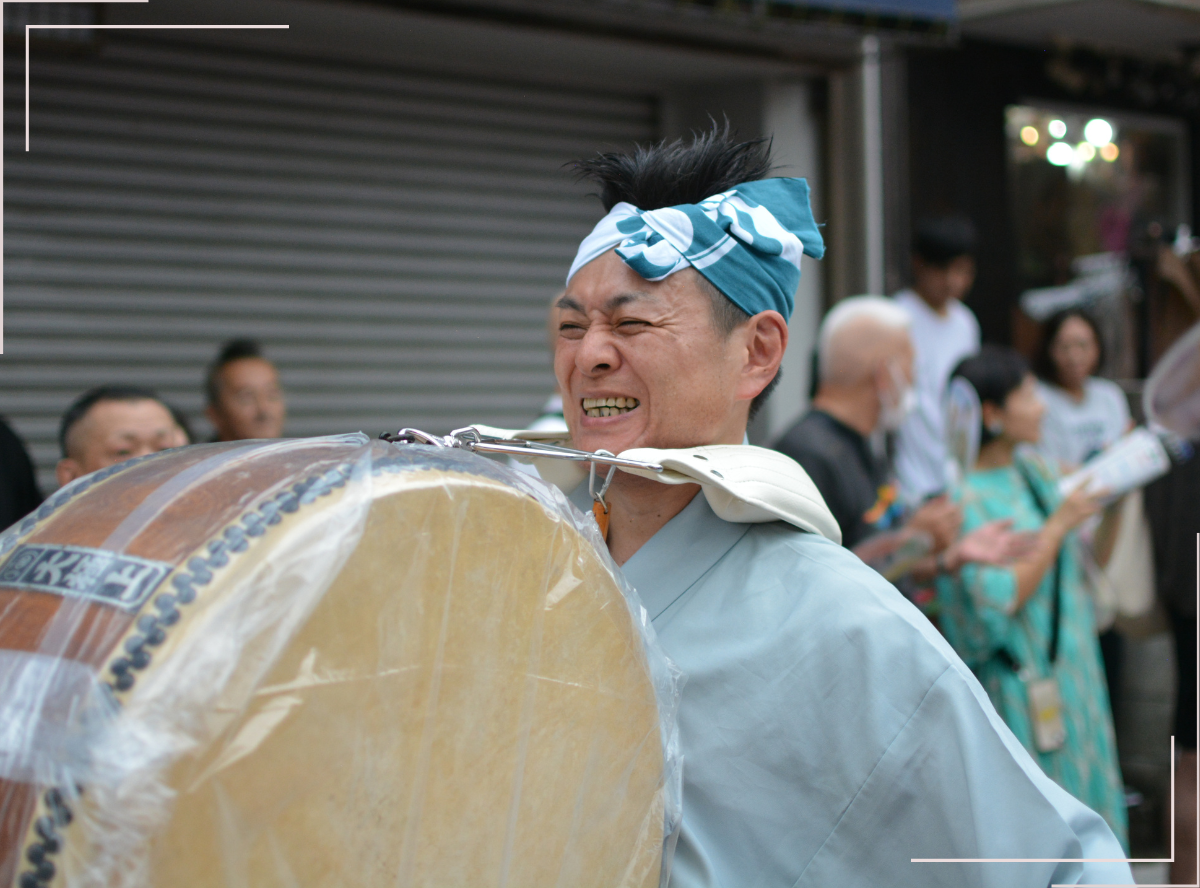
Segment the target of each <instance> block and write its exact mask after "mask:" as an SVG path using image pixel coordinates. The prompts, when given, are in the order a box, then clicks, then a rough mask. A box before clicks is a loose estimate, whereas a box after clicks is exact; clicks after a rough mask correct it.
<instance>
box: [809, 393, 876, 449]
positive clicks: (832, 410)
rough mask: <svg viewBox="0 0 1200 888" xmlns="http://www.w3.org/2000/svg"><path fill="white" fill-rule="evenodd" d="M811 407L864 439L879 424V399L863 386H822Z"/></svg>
mask: <svg viewBox="0 0 1200 888" xmlns="http://www.w3.org/2000/svg"><path fill="white" fill-rule="evenodd" d="M812 405H813V407H814V408H815V409H817V410H820V411H821V412H822V413H828V414H829V415H830V416H832V417H833V418H834V419H836V420H837V421H838V422H840V423H842V424H843V425H847V426H849V427H850V428H852V429H854V431H856V432H858V433H859V434H860V435H862V436H863V437H864V438H866V437H868V436H869V435H870V434H871V432H873V431H875V424H876V423H878V422H879V399H878V398H876V397H875V393H874V392H873V391H871V390H870V389H869V388H866V387H863V386H838V385H828V384H822V386H821V387H820V389H818V390H817V396H816V397H815V398H813V402H812Z"/></svg>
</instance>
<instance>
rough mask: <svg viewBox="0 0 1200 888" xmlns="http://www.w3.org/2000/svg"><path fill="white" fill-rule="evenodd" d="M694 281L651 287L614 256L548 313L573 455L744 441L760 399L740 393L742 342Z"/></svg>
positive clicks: (688, 274)
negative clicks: (717, 318)
mask: <svg viewBox="0 0 1200 888" xmlns="http://www.w3.org/2000/svg"><path fill="white" fill-rule="evenodd" d="M697 278H698V273H697V272H694V271H691V270H690V269H689V270H687V271H682V272H679V273H677V274H673V275H671V276H670V277H668V278H666V279H665V280H662V281H658V282H651V281H647V280H645V279H644V278H642V277H641V276H639V275H638V274H637V273H636V272H634V271H633V270H632V269H630V268H629V267H628V266H627V265H626V264H625V263H624V262H622V261H621V259H620V258H619V257H618V256H617V255H616V254H615V253H613V252H611V251H610V252H608V253H605V254H604V255H603V256H600V257H599V258H597V259H595V260H593V261H592V262H590V263H588V264H587V265H585V266H584V267H583V268H581V269H580V270H579V271H578V272H577V273H576V274H575V276H574V277H573V278H572V279H571V282H570V284H569V285H568V286H567V290H566V292H565V293H564V294H563V295H562V297H560V298H559V300H558V302H557V303H556V305H555V308H554V312H555V316H556V324H555V326H556V327H557V329H558V338H557V343H556V346H555V351H554V370H555V374H556V375H557V377H558V384H559V387H560V389H561V390H562V393H563V413H564V415H565V417H566V420H567V425H568V426H569V427H570V429H571V437H572V440H573V443H574V445H575V446H576V447H578V448H581V449H583V450H588V451H593V452H594V451H596V450H600V449H604V450H609V451H612V452H613V453H620V452H621V451H623V450H629V449H631V448H634V447H660V448H675V447H695V446H698V445H702V444H718V443H722V444H740V443H741V441H742V435H743V434H744V431H745V426H746V415H747V412H748V410H749V403H750V399H751V398H753V396H754V395H755V394H757V391H753V392H751V393H750V394H749V395H748V396H747V394H746V392H745V388H746V387H745V384H744V380H743V374H742V372H741V371H742V367H743V365H744V363H745V354H744V352H745V348H744V345H743V344H742V342H741V338H742V337H739V336H738V335H736V334H735V335H733V336H730V337H724V336H722V335H721V334H720V333H719V332H718V331H717V329H716V326H715V324H714V322H713V315H712V307H711V302H710V298H709V296H708V294H707V293H706V292H705V291H704V290H702V289H701V288H700V285H699V284H698V283H697ZM760 387H761V386H760ZM610 399H611V400H612V406H609V403H610ZM621 399H624V400H623V401H622V400H621ZM622 405H623V406H622ZM606 413H607V414H608V415H605V414H606Z"/></svg>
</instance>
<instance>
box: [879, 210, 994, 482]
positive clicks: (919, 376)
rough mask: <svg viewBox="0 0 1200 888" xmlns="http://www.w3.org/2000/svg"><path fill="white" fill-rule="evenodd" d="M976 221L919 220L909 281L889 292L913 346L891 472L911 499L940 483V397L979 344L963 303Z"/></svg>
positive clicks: (972, 278) (971, 281)
mask: <svg viewBox="0 0 1200 888" xmlns="http://www.w3.org/2000/svg"><path fill="white" fill-rule="evenodd" d="M975 240H976V238H975V226H974V225H972V224H971V220H970V219H967V218H966V217H965V216H940V217H937V218H930V219H925V220H923V221H922V222H920V223H919V224H918V225H917V232H916V237H915V238H913V255H912V273H913V285H912V288H911V289H906V290H901V291H900V292H899V293H897V294H896V295H895V296H894V297H893V298H894V299H895V300H896V304H897V305H898V306H900V307H901V308H903V309H904V310H905V311H906V312H908V315H909V317H910V318H911V321H912V324H911V326H910V328H909V335H910V336H911V337H912V344H913V349H914V350H915V352H916V378H915V380H914V382H915V385H916V393H917V400H916V404H915V405H914V408H913V410H912V412H911V413H910V414H909V415H908V417H907V418H906V419H905V420H904V423H903V424H902V425H901V426H900V429H899V431H898V433H897V435H896V458H895V465H896V477H897V479H898V480H899V483H900V492H901V494H902V495H903V496H904V498H905V500H906V501H908V502H909V503H910V504H918V503H920V502H921V500H923V499H924V498H925V497H927V496H929V495H931V494H935V493H941V492H942V491H944V490H945V488H946V444H945V416H944V409H943V405H942V397H943V394H944V392H945V390H946V382H947V380H949V379H950V371H951V370H953V369H954V367H955V366H956V365H957V364H958V362H959V361H961V360H962V359H963V358H965V357H967V355H973V354H975V352H977V351H979V322H978V321H977V320H975V315H974V314H973V313H972V312H971V309H969V308H967V307H966V306H965V305H963V304H962V300H963V299H964V298H965V297H966V295H967V293H968V292H970V290H971V286H972V285H973V284H974V283H975V258H974V253H975Z"/></svg>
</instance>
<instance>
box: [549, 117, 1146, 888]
mask: <svg viewBox="0 0 1200 888" xmlns="http://www.w3.org/2000/svg"><path fill="white" fill-rule="evenodd" d="M577 169H578V171H579V173H580V174H581V175H583V176H585V177H587V178H590V179H592V180H594V181H595V182H597V183H598V184H599V186H600V192H601V197H602V200H603V202H604V205H605V207H606V209H608V210H609V211H610V212H609V215H608V216H606V217H605V219H604V220H602V221H601V222H600V223H599V224H598V225H597V226H596V229H595V230H594V231H593V232H592V234H591V235H589V237H588V238H586V239H585V240H584V242H583V244H582V245H581V247H580V250H579V254H578V256H577V257H576V259H575V262H574V264H573V266H572V268H571V272H570V275H569V278H568V283H567V287H566V290H565V292H564V294H563V295H562V296H561V297H560V298H559V299H558V300H557V302H556V304H555V308H554V313H555V319H554V323H555V326H556V328H557V341H556V346H555V372H556V375H557V377H558V383H559V387H560V389H561V391H562V395H563V406H564V414H565V418H566V421H567V424H568V425H569V427H570V432H571V439H572V442H573V445H574V446H575V447H576V448H579V449H582V450H587V451H590V452H595V451H597V450H600V449H603V450H607V451H610V452H612V453H616V454H621V453H623V452H625V451H630V450H633V449H637V448H658V449H676V448H692V447H697V446H700V445H715V444H731V445H739V444H742V443H743V442H744V440H745V432H746V426H747V422H748V420H749V417H750V416H751V415H752V413H753V411H754V410H755V408H756V407H757V406H758V405H759V404H760V403H761V402H762V401H763V400H764V399H765V397H766V396H767V394H768V393H769V391H770V390H771V387H772V385H773V383H774V381H775V378H776V376H777V375H778V371H779V365H780V361H781V359H782V357H783V353H784V350H785V348H786V346H787V341H788V328H787V320H788V317H789V316H790V314H791V311H792V307H793V294H794V292H795V290H796V287H797V284H798V281H799V276H800V272H799V266H800V254H801V252H804V253H807V254H809V255H810V256H813V257H816V258H819V257H820V256H821V255H822V253H823V245H822V242H821V236H820V233H819V231H818V228H817V226H816V224H815V223H814V221H813V219H812V214H811V212H810V209H809V205H808V188H807V185H806V184H805V183H804V182H803V181H802V180H798V179H766V178H765V177H766V175H767V174H768V172H769V170H770V160H769V157H768V149H767V148H766V146H764V145H763V144H761V143H742V144H735V143H734V142H733V141H732V140H731V139H730V137H729V134H728V132H727V131H726V132H724V133H722V132H720V131H719V130H714V131H713V132H711V133H708V134H706V135H703V136H700V137H697V138H696V139H695V140H694V142H693V143H692V144H690V145H683V144H680V143H675V144H672V145H657V146H653V147H649V148H639V149H638V150H637V151H636V152H635V153H633V154H629V155H622V154H609V155H602V156H599V157H597V158H594V159H593V160H590V161H586V162H582V163H580V164H578V166H577ZM803 480H804V481H807V479H803ZM699 491H700V487H699V486H698V485H694V484H674V485H668V484H663V483H659V482H657V481H655V480H651V479H650V478H647V477H641V476H638V475H635V474H631V473H626V472H617V473H616V474H615V476H614V477H613V480H612V482H611V485H610V487H609V488H608V490H607V492H606V494H605V497H604V500H605V503H606V505H607V509H608V511H607V513H606V514H605V515H604V516H603V517H604V518H606V519H607V521H606V522H602V523H607V524H608V527H607V539H608V545H609V549H610V551H611V553H612V555H613V557H614V559H615V560H616V561H617V563H618V564H620V565H621V566H622V568H623V570H624V572H625V575H626V576H627V578H628V579H629V581H630V583H631V584H632V585H633V586H634V587H635V588H636V589H637V591H638V593H639V594H640V596H641V598H642V601H643V602H644V604H645V606H646V608H647V610H648V612H649V615H650V617H651V619H652V620H653V624H654V627H655V630H656V631H657V633H658V636H659V639H660V641H661V644H662V647H663V648H664V650H665V651H666V653H667V655H668V656H670V657H671V658H672V659H673V660H674V661H675V663H676V664H678V666H679V667H680V668H681V669H682V670H683V672H684V674H685V675H686V684H685V686H684V690H683V695H682V701H681V703H680V709H679V736H680V741H681V745H682V751H683V757H684V770H683V779H684V790H683V822H682V829H681V832H680V835H679V839H678V844H677V848H676V851H675V857H674V863H673V868H672V877H671V884H672V885H673V886H679V888H692V886H718V885H720V886H750V885H763V886H768V885H770V886H792V885H814V886H832V885H888V886H892V888H895V886H904V885H911V886H918V885H919V886H929V885H946V886H961V885H994V886H1005V888H1010V886H1014V885H1023V886H1033V885H1038V886H1048V885H1050V884H1051V883H1054V884H1076V883H1093V884H1094V883H1107V884H1114V883H1116V884H1120V883H1126V884H1131V883H1132V878H1131V875H1130V870H1129V867H1128V865H1127V864H1126V863H1125V862H1123V860H1122V859H1123V858H1124V857H1125V856H1126V855H1125V854H1124V852H1123V851H1122V849H1121V846H1120V844H1119V843H1118V842H1117V840H1116V839H1115V838H1114V836H1113V834H1112V833H1111V832H1110V830H1109V829H1108V827H1107V826H1106V825H1105V823H1104V821H1103V820H1102V819H1101V818H1100V817H1099V816H1097V815H1096V814H1095V813H1093V812H1092V811H1091V810H1089V809H1088V808H1087V807H1085V806H1084V805H1083V804H1082V803H1080V802H1078V801H1076V800H1075V799H1074V798H1072V797H1071V796H1069V795H1068V794H1067V793H1066V792H1064V791H1063V790H1062V789H1060V788H1059V787H1058V786H1057V785H1055V784H1054V783H1053V782H1051V781H1050V780H1049V779H1048V778H1047V777H1046V776H1045V775H1044V774H1043V773H1042V772H1041V771H1040V770H1039V769H1038V767H1037V765H1036V764H1034V762H1033V761H1032V760H1031V759H1030V757H1029V756H1028V754H1027V753H1026V752H1025V750H1024V749H1023V748H1022V747H1021V746H1020V744H1019V743H1018V742H1017V741H1016V739H1015V738H1014V737H1013V735H1012V734H1011V733H1010V732H1009V730H1008V729H1007V728H1006V727H1005V726H1004V724H1003V723H1002V722H1001V721H1000V719H999V718H998V717H997V715H996V713H995V711H994V710H993V709H992V706H991V704H990V703H989V702H988V699H987V696H986V694H985V693H984V691H983V690H982V688H981V687H980V686H979V684H978V682H977V681H976V680H975V679H974V677H973V676H972V675H971V673H970V671H969V670H968V669H967V667H966V666H965V665H964V664H963V663H962V661H961V660H959V659H958V657H957V656H956V655H955V654H954V653H953V651H952V650H951V649H950V648H949V647H948V646H947V645H946V644H945V642H944V641H943V640H942V639H941V637H940V636H939V635H938V634H937V632H936V631H935V630H934V629H933V627H932V626H931V625H930V624H929V623H928V621H927V620H926V619H925V618H924V617H923V616H921V615H920V614H919V613H918V612H917V610H916V609H915V608H913V607H912V606H911V605H910V604H909V603H908V602H906V601H905V600H904V599H903V597H902V596H901V595H900V594H899V593H898V592H897V591H896V590H895V589H894V588H893V587H892V586H890V585H889V584H888V583H887V582H886V581H884V580H883V579H882V578H881V577H880V576H879V575H878V574H876V573H874V572H873V571H871V570H870V569H868V568H867V567H865V566H864V565H863V564H862V563H861V562H860V561H859V560H858V559H857V558H856V557H855V556H854V555H853V554H852V553H850V552H849V551H847V550H845V549H843V548H842V547H841V546H839V545H837V544H836V543H835V542H833V541H831V540H829V539H825V538H824V537H822V536H820V535H819V534H817V533H806V532H804V531H802V530H799V529H797V528H796V527H792V526H789V525H788V524H785V523H783V522H779V521H775V522H767V523H756V524H741V523H734V522H730V521H726V520H722V519H721V518H719V517H718V516H717V514H716V513H715V512H714V510H713V507H712V506H711V505H710V502H709V501H708V499H706V497H705V496H698V495H697V493H698V492H699ZM571 498H572V501H573V502H575V503H576V505H578V506H579V507H581V508H583V509H585V510H587V509H591V508H592V497H591V496H590V495H589V491H588V485H587V484H586V483H585V484H583V485H582V487H581V488H579V489H577V490H576V491H575V492H574V493H573V494H572V495H571ZM818 502H819V498H818ZM821 510H822V511H825V512H827V510H824V508H823V506H822V507H821ZM834 533H835V534H836V531H835V532H834ZM914 858H917V859H937V860H939V861H944V859H946V858H955V859H962V858H966V859H967V860H966V861H961V860H960V861H959V862H914ZM981 858H987V859H993V858H1008V859H1013V858H1016V859H1019V860H1020V862H979V859H981ZM1081 859H1082V860H1081Z"/></svg>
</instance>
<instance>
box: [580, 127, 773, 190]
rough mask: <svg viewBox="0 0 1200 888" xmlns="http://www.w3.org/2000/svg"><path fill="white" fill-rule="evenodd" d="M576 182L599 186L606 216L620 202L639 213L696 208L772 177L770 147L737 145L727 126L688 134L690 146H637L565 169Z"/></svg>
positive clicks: (679, 143) (762, 141) (678, 143)
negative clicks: (686, 206) (687, 206)
mask: <svg viewBox="0 0 1200 888" xmlns="http://www.w3.org/2000/svg"><path fill="white" fill-rule="evenodd" d="M570 166H571V167H572V169H573V170H574V172H575V176H576V178H578V179H587V180H590V181H592V182H595V183H596V184H597V185H599V186H600V193H599V195H598V196H599V198H600V202H601V203H603V204H604V211H605V212H608V211H609V210H611V209H612V208H613V207H614V206H616V205H617V204H618V203H620V202H621V201H625V202H627V203H631V204H633V205H634V206H635V207H637V208H638V209H642V210H659V209H662V208H663V207H673V206H676V205H678V204H694V203H699V202H700V201H702V200H704V198H706V197H711V196H712V195H714V194H720V193H721V192H722V191H728V190H729V189H730V188H733V187H735V186H737V185H741V184H742V183H743V182H754V181H756V180H758V179H765V178H767V176H769V175H770V174H771V168H772V167H771V142H770V140H769V139H752V140H751V141H749V142H739V141H737V137H736V135H735V134H734V132H733V130H732V129H730V126H729V121H728V120H726V121H725V123H724V124H723V125H722V124H718V123H717V122H716V121H713V124H712V128H711V129H709V130H707V131H705V132H700V133H693V135H692V140H691V141H690V142H687V143H685V142H684V141H683V139H676V140H675V141H674V142H667V141H666V140H665V139H664V140H663V141H661V142H657V143H655V144H652V145H637V146H635V147H634V149H633V151H631V152H628V153H623V152H616V151H614V152H609V153H606V154H597V155H596V156H595V157H592V158H590V159H588V160H577V161H575V162H574V163H572V164H570Z"/></svg>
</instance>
